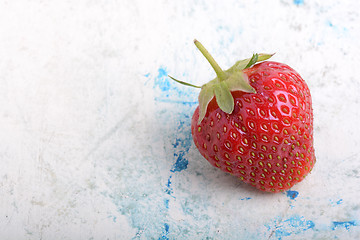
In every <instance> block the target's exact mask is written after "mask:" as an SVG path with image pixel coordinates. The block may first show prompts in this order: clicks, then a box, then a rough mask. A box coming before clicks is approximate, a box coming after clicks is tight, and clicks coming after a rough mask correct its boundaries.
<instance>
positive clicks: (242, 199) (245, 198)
mask: <svg viewBox="0 0 360 240" xmlns="http://www.w3.org/2000/svg"><path fill="white" fill-rule="evenodd" d="M250 199H251V197H244V198H241V199H240V200H241V201H244V200H250Z"/></svg>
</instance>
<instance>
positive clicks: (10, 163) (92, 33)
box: [0, 0, 360, 239]
mask: <svg viewBox="0 0 360 240" xmlns="http://www.w3.org/2000/svg"><path fill="white" fill-rule="evenodd" d="M358 9H360V3H359V1H353V0H344V1H335V0H328V1H320V0H317V1H310V0H304V1H303V0H275V1H261V0H257V1H235V0H233V1H188V0H186V1H134V0H123V1H40V0H38V1H36V0H35V1H25V0H24V1H1V2H0V163H1V167H0V196H1V197H0V238H1V239H310V238H317V239H359V238H360V201H359V198H360V193H359V190H360V189H359V185H360V172H359V171H360V155H359V153H360V146H359V143H360V140H359V136H360V128H359V118H360V114H359V100H360V94H359V92H360V83H359V82H360V81H359V76H360V70H359V67H358V62H359V60H358V58H359V55H360V47H359V46H360V45H359V41H358V40H359V39H360V31H359V24H360V16H359V13H358ZM193 38H197V39H199V40H200V41H201V42H202V43H203V44H204V45H205V46H206V47H207V48H208V50H209V51H210V52H211V53H212V54H213V56H214V57H215V58H216V59H217V61H218V63H219V64H220V65H221V66H223V67H224V68H227V67H229V66H231V65H232V64H233V63H234V62H235V61H236V60H238V59H241V58H246V57H249V56H251V54H252V53H253V52H276V53H277V54H276V55H275V57H274V60H275V61H280V62H284V63H287V64H288V65H290V66H291V67H293V68H294V69H296V70H297V71H298V72H299V73H300V74H301V75H302V77H303V78H304V79H305V80H306V81H307V83H308V85H309V87H310V90H311V92H312V95H313V108H314V115H315V150H316V156H317V163H316V166H315V168H314V170H313V172H312V174H310V176H309V177H308V178H307V179H306V180H305V181H304V182H302V183H300V184H298V185H296V186H295V187H294V188H293V189H292V190H291V191H289V192H286V193H281V194H275V195H274V194H264V193H261V192H258V191H256V190H254V189H252V188H251V187H248V186H246V185H244V184H242V183H241V182H239V181H238V180H237V179H235V178H233V177H231V176H229V175H227V174H225V173H222V172H220V171H218V170H217V169H214V168H213V167H211V166H210V164H208V163H207V162H206V160H205V159H203V158H202V157H201V156H200V154H199V153H198V152H197V150H196V149H195V147H194V144H193V143H192V139H191V136H190V119H191V115H192V112H193V110H194V109H195V107H196V104H197V94H198V91H197V90H196V89H190V88H186V87H183V86H179V85H177V84H174V83H172V82H170V81H169V79H167V78H166V75H167V74H168V73H171V74H172V75H173V76H177V77H178V78H181V79H184V80H186V81H190V82H192V83H194V84H202V83H204V82H206V81H208V80H209V79H211V78H212V77H213V75H214V74H213V72H212V70H211V69H210V66H209V65H208V63H207V62H206V61H205V59H203V57H202V56H201V54H200V53H199V52H198V51H197V50H196V48H195V46H194V45H193V43H192V40H193Z"/></svg>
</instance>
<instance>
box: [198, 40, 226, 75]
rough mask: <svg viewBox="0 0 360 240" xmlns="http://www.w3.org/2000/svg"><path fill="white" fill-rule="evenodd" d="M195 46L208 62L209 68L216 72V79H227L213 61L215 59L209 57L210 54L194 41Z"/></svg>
mask: <svg viewBox="0 0 360 240" xmlns="http://www.w3.org/2000/svg"><path fill="white" fill-rule="evenodd" d="M194 43H195V46H196V47H197V48H198V49H199V50H200V52H201V53H202V54H203V55H204V57H205V58H206V59H207V60H208V62H209V63H210V65H211V67H212V68H213V69H214V71H215V72H216V75H217V77H218V79H219V80H220V82H221V81H224V80H225V79H226V78H227V75H226V73H225V72H224V71H223V70H222V69H221V68H220V66H219V64H217V62H216V61H215V59H214V58H213V57H212V56H211V54H210V53H209V52H208V50H206V48H205V47H204V46H203V45H202V44H201V43H200V42H199V41H198V40H196V39H195V40H194Z"/></svg>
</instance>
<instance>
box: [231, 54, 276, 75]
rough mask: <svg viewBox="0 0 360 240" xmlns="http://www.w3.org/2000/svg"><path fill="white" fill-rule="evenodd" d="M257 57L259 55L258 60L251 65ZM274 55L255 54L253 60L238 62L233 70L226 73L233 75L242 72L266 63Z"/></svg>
mask: <svg viewBox="0 0 360 240" xmlns="http://www.w3.org/2000/svg"><path fill="white" fill-rule="evenodd" d="M255 55H257V59H256V61H255V62H253V63H251V64H250V62H251V61H252V60H254V58H255ZM273 55H274V54H267V53H259V54H257V53H256V54H254V55H253V56H252V57H251V58H247V59H244V60H240V61H237V62H236V63H235V64H234V65H233V66H232V67H231V68H229V69H228V70H226V71H225V72H228V73H232V72H234V71H242V70H244V69H245V68H249V66H250V67H251V66H252V65H254V64H255V63H258V62H261V61H265V60H268V59H269V58H271V57H272V56H273Z"/></svg>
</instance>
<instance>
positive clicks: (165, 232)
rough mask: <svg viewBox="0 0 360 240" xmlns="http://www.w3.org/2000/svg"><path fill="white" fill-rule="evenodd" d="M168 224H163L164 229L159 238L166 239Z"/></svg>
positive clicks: (160, 239)
mask: <svg viewBox="0 0 360 240" xmlns="http://www.w3.org/2000/svg"><path fill="white" fill-rule="evenodd" d="M169 228H170V226H169V224H167V223H165V224H164V231H163V234H162V236H161V237H160V238H159V240H168V239H169V237H168V234H169Z"/></svg>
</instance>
